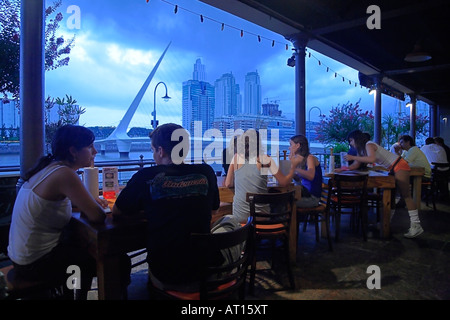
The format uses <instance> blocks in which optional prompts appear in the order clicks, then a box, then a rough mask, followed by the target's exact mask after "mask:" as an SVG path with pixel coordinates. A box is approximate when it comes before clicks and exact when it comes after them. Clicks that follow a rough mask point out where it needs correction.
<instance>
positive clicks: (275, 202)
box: [246, 190, 295, 235]
mask: <svg viewBox="0 0 450 320" xmlns="http://www.w3.org/2000/svg"><path fill="white" fill-rule="evenodd" d="M246 200H247V202H248V203H249V205H250V216H251V217H252V218H253V228H254V229H253V231H254V232H255V233H256V234H257V235H271V234H275V233H280V232H286V234H288V233H289V228H290V223H291V217H292V215H293V214H295V212H293V210H294V202H295V190H293V191H288V192H280V193H247V197H246ZM258 205H262V206H264V205H266V206H268V207H269V208H270V212H269V213H265V212H261V211H260V210H258Z"/></svg>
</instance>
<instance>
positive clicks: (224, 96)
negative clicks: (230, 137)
mask: <svg viewBox="0 0 450 320" xmlns="http://www.w3.org/2000/svg"><path fill="white" fill-rule="evenodd" d="M214 87H215V90H216V112H215V117H216V118H219V117H222V116H230V115H231V116H234V115H237V114H239V113H240V111H241V101H242V99H241V94H240V88H239V85H238V84H236V79H235V78H234V75H233V74H232V73H225V74H223V75H222V77H220V79H217V80H216V82H215V83H214Z"/></svg>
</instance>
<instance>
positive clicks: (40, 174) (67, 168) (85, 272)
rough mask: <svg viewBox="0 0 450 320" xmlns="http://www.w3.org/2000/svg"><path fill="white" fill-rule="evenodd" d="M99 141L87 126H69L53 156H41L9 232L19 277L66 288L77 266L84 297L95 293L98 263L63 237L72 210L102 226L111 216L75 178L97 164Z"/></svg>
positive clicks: (24, 187)
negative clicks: (96, 142) (72, 267)
mask: <svg viewBox="0 0 450 320" xmlns="http://www.w3.org/2000/svg"><path fill="white" fill-rule="evenodd" d="M94 140H95V136H94V134H93V132H92V131H91V130H89V129H87V128H85V127H82V126H74V125H65V126H62V127H60V128H59V129H58V130H57V131H56V133H55V135H54V138H53V141H52V154H49V155H48V156H45V157H42V158H41V159H40V160H39V161H38V163H37V165H36V166H35V167H34V168H32V169H31V170H30V171H29V172H28V173H27V174H26V175H25V177H24V181H25V182H24V184H23V185H22V186H21V188H20V190H19V192H18V194H17V198H16V202H15V204H14V209H13V214H12V221H11V228H10V233H9V246H8V256H9V258H10V259H11V261H12V262H13V265H14V270H15V272H16V274H17V275H18V276H19V277H21V278H23V279H26V280H28V281H34V280H37V281H45V282H50V283H55V284H64V283H65V282H66V280H67V278H68V274H67V267H68V266H70V265H77V266H78V267H80V271H81V291H80V298H86V297H87V295H86V294H87V291H88V290H89V289H90V288H91V283H92V277H93V276H94V275H95V271H96V264H95V260H94V259H93V258H92V257H90V256H89V254H88V252H87V249H86V248H80V247H78V246H76V244H74V243H72V241H71V240H72V239H70V238H69V239H65V240H64V241H62V238H63V235H65V232H63V231H65V227H66V226H67V225H68V223H69V221H70V219H71V217H72V205H75V206H76V207H78V208H79V209H80V210H81V211H82V212H83V213H84V214H85V215H86V217H87V218H88V219H89V220H90V221H92V222H95V223H103V221H104V219H105V217H106V215H105V212H104V210H103V208H106V206H107V202H106V201H104V200H100V199H98V198H96V199H94V198H93V197H92V196H91V194H90V193H89V192H88V190H86V188H85V187H84V185H83V183H82V182H81V180H80V178H79V176H78V175H77V173H76V171H77V170H78V169H79V168H82V167H89V166H91V164H92V163H93V161H94V158H95V155H96V154H97V150H96V149H95V147H94ZM64 287H65V286H64ZM71 296H72V297H73V293H72V294H71Z"/></svg>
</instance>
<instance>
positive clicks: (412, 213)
mask: <svg viewBox="0 0 450 320" xmlns="http://www.w3.org/2000/svg"><path fill="white" fill-rule="evenodd" d="M408 214H409V219H410V220H411V223H420V219H419V210H417V209H415V210H408Z"/></svg>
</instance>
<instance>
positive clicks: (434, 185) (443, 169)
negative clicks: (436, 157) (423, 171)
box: [422, 162, 450, 211]
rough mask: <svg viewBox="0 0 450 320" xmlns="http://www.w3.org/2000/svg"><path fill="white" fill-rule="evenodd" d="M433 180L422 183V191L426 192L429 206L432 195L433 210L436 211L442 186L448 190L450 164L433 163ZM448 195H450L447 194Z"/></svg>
mask: <svg viewBox="0 0 450 320" xmlns="http://www.w3.org/2000/svg"><path fill="white" fill-rule="evenodd" d="M431 165H432V169H431V179H430V180H429V181H422V189H423V190H424V191H425V192H424V197H425V203H426V205H427V206H428V199H429V197H430V195H431V202H432V203H433V210H434V211H436V198H437V197H438V195H439V191H440V190H439V189H440V186H441V185H444V186H445V187H446V188H447V189H448V180H449V177H450V164H449V163H438V162H432V163H431ZM447 194H448V193H447Z"/></svg>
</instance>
